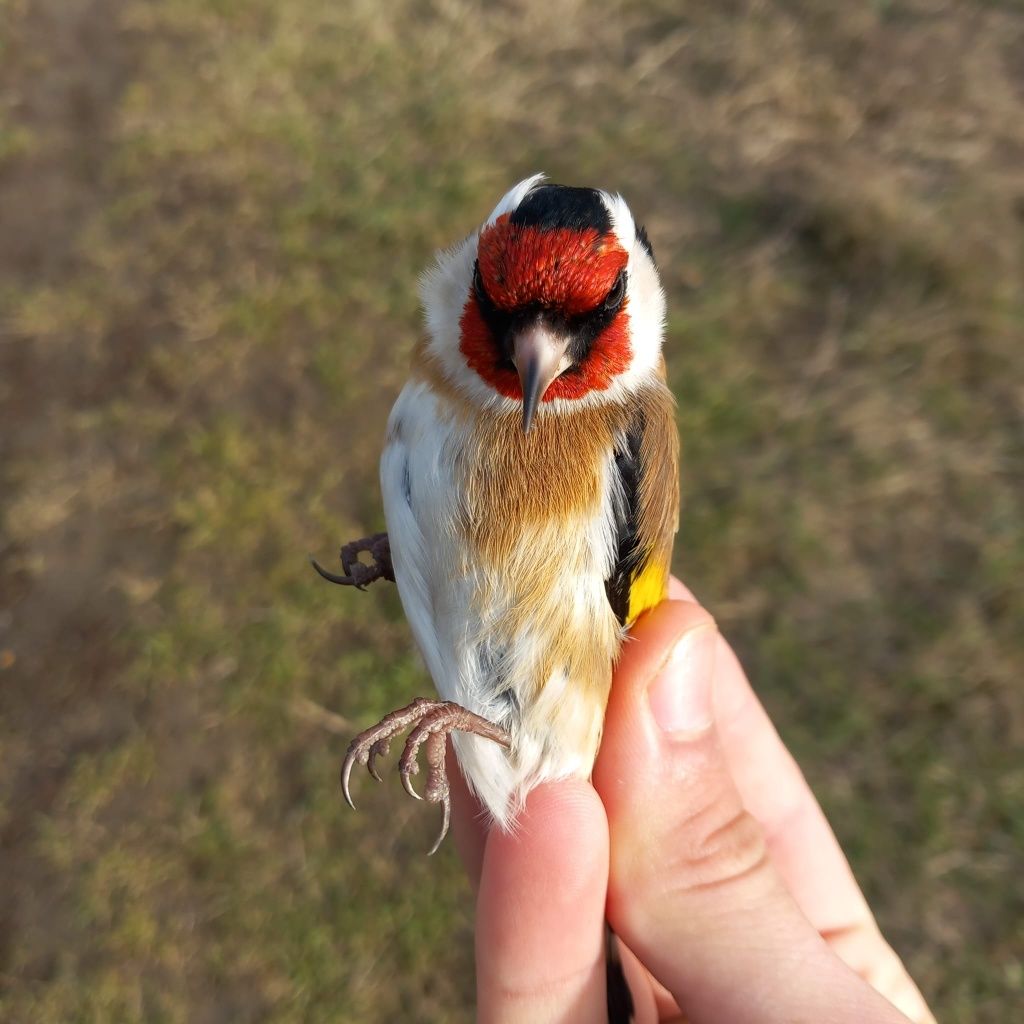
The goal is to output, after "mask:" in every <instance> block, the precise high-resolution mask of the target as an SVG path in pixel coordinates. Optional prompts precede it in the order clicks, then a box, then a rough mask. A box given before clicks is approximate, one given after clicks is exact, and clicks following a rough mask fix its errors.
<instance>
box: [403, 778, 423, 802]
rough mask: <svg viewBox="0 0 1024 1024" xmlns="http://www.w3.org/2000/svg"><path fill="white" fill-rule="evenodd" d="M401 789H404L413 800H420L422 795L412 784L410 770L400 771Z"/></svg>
mask: <svg viewBox="0 0 1024 1024" xmlns="http://www.w3.org/2000/svg"><path fill="white" fill-rule="evenodd" d="M401 776H402V789H404V790H405V791H406V793H408V794H409V796H411V797H412V798H413V800H422V799H423V797H421V796H420V795H419V793H417V792H416V790H415V789H414V788H413V784H412V772H402V773H401Z"/></svg>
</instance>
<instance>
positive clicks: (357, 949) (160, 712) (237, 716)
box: [0, 0, 1024, 1022]
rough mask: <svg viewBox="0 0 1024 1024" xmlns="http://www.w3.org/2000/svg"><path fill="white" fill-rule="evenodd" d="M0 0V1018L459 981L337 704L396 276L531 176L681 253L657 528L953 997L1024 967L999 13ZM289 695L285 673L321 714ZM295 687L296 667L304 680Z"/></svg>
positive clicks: (345, 1007)
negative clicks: (349, 783) (339, 785)
mask: <svg viewBox="0 0 1024 1024" xmlns="http://www.w3.org/2000/svg"><path fill="white" fill-rule="evenodd" d="M388 11H389V14H390V16H385V15H384V14H382V13H381V8H380V5H378V4H375V3H370V2H369V0H355V2H353V3H347V4H339V3H337V2H336V0H289V2H288V3H283V4H282V3H278V2H271V0H249V2H245V3H243V2H241V0H237V2H235V0H213V2H211V0H166V2H164V3H155V2H150V0H60V2H58V0H41V2H39V3H32V4H30V3H28V2H27V0H7V2H6V3H3V4H0V47H2V48H0V87H2V89H3V95H4V97H5V103H4V107H3V110H4V115H3V117H0V332H2V334H0V408H2V421H0V454H2V457H3V469H2V478H0V482H2V500H3V503H4V510H3V520H2V526H3V535H2V537H3V539H2V541H0V604H2V608H3V610H2V612H0V682H2V683H3V685H2V686H0V708H2V715H0V752H2V761H3V765H4V771H3V776H2V782H0V800H2V803H0V830H2V833H0V834H2V840H3V845H2V850H3V858H4V860H3V866H4V876H5V881H6V885H5V886H4V887H3V891H2V892H0V913H2V915H3V926H2V928H0V935H2V936H3V941H2V942H0V1015H2V1016H4V1018H5V1019H10V1020H14V1021H22V1020H24V1021H29V1020H32V1021H35V1020H47V1021H51V1020H52V1021H65V1020H80V1021H89V1020H96V1021H109V1020H138V1021H142V1020H145V1021H165V1020H166V1021H190V1022H191V1021H220V1020H224V1021H228V1020H230V1021H233V1022H237V1021H255V1020H272V1021H282V1022H283V1021H317V1020H324V1021H327V1020H331V1021H337V1020H339V1019H342V1020H352V1021H367V1020H394V1019H419V1020H425V1021H426V1020H450V1019H468V1018H469V1016H470V1014H471V1011H470V1007H471V999H472V977H471V965H470V942H469V934H470V921H471V914H470V910H469V908H468V906H467V899H468V894H467V890H466V887H465V886H464V884H463V882H462V880H461V877H460V875H459V872H458V869H457V867H456V865H455V863H454V856H453V854H452V853H451V851H447V852H446V853H445V854H443V855H442V857H441V859H440V860H439V861H438V859H437V858H435V860H434V861H432V862H427V861H426V860H425V859H424V858H423V857H422V851H423V850H424V849H426V848H427V846H428V845H429V840H430V838H431V836H432V834H433V830H434V828H435V826H436V822H435V821H434V820H433V818H431V816H430V815H429V814H425V813H422V812H421V811H420V810H419V809H418V808H413V807H411V806H407V804H406V802H405V801H404V800H402V799H401V798H400V790H399V787H397V786H396V785H393V784H389V785H388V786H386V787H382V788H381V789H377V790H373V791H368V790H367V791H363V792H360V793H359V794H358V795H357V800H358V802H359V803H360V805H361V811H362V813H360V814H358V815H352V814H349V813H346V811H345V810H344V809H343V807H342V805H341V803H340V799H339V797H338V793H337V790H336V784H335V771H336V761H337V757H338V755H339V754H340V752H341V749H342V747H343V746H344V738H343V737H339V736H338V735H337V728H338V726H339V722H338V720H337V719H336V718H334V717H333V716H334V715H338V714H340V715H341V716H343V718H344V720H347V721H351V722H363V721H365V720H368V719H370V718H372V717H373V716H374V715H375V714H378V713H380V712H382V711H384V710H387V709H389V708H390V707H391V706H393V705H394V704H395V703H396V702H397V701H399V700H404V699H407V698H409V697H410V696H412V695H413V694H414V693H416V692H419V691H421V690H422V688H423V686H424V679H423V676H422V673H421V670H420V669H419V668H418V667H417V663H416V660H415V657H414V655H413V653H412V650H411V645H410V639H409V635H408V631H407V629H406V627H405V625H404V623H403V622H402V620H401V614H400V609H399V606H398V602H397V600H396V598H395V595H394V594H388V593H380V592H378V593H376V594H374V595H372V596H368V595H351V594H339V593H335V592H332V591H331V589H330V588H327V587H326V586H325V585H321V584H320V583H319V581H317V580H316V579H315V578H314V577H313V576H312V575H311V574H310V573H309V572H308V570H307V568H306V566H305V563H304V556H305V553H306V552H307V551H308V550H316V551H318V552H320V553H323V552H325V551H327V550H329V549H330V548H331V547H332V546H333V545H334V543H335V542H337V541H338V540H341V539H344V538H347V537H349V536H353V535H355V534H357V533H362V532H365V531H366V530H368V529H371V528H377V527H379V526H380V524H381V518H380V508H379V497H378V494H377V490H376V479H375V478H376V470H375V462H376V457H377V453H378V451H379V444H380V437H381V435H382V433H383V423H384V417H385V415H386V412H387V408H388V405H389V403H390V400H391V399H392V398H393V396H394V395H395V394H396V393H397V390H398V388H399V386H400V384H401V381H402V380H403V379H404V376H405V373H406V359H407V355H408V353H409V351H410V349H411V347H412V345H413V343H414V341H415V339H416V337H417V334H418V314H417V310H416V300H415V292H414V287H413V285H414V281H415V276H416V274H417V272H418V271H419V269H420V268H421V267H422V266H423V265H424V264H425V262H426V261H427V259H428V258H429V255H430V253H431V251H432V249H433V248H434V247H436V246H439V245H443V244H447V243H449V242H451V241H452V240H453V239H454V238H455V237H456V236H457V235H459V234H460V233H461V232H465V231H467V230H468V229H469V228H470V227H471V226H472V224H473V223H474V222H475V221H476V220H477V219H479V218H480V216H481V215H483V214H484V213H485V212H486V211H487V210H488V209H489V208H490V204H491V203H492V202H493V200H494V197H495V196H496V195H497V194H498V193H500V191H501V190H502V189H503V188H505V187H506V186H507V185H508V184H509V182H511V181H513V180H515V179H516V178H517V177H518V176H522V175H525V174H527V173H530V172H532V171H535V170H537V169H541V168H543V169H545V170H547V171H548V172H549V173H551V174H552V176H553V177H554V178H555V179H556V180H564V181H571V182H580V183H596V184H602V185H605V186H607V187H612V188H617V189H621V190H622V191H623V192H624V193H625V194H626V195H627V197H628V198H629V199H630V201H631V203H632V205H633V207H634V209H635V210H636V212H637V213H638V215H639V217H640V218H641V219H644V220H646V221H647V224H648V227H649V229H650V233H651V237H652V239H653V241H654V244H655V247H656V249H657V252H658V256H659V261H660V263H661V265H662V267H663V268H664V277H665V282H666V285H667V287H668V290H669V293H670V309H671V322H670V337H669V343H668V357H669V365H670V374H671V376H672V382H673V387H674V390H675V392H676V394H677V396H678V398H679V422H680V428H681V432H682V436H683V440H684V463H683V467H684V473H683V476H684V484H683V490H684V519H683V530H682V534H681V536H680V540H679V544H678V546H677V557H676V566H677V569H678V571H679V572H680V573H681V574H682V575H683V576H684V577H685V578H686V579H687V581H688V582H689V583H690V584H691V585H692V586H693V587H694V589H695V590H696V591H697V592H698V593H699V594H700V595H701V596H702V598H703V599H704V600H705V601H706V603H707V604H708V605H709V606H710V607H711V608H712V609H713V610H714V611H715V612H716V615H717V617H718V619H719V621H720V622H721V623H722V624H723V627H724V628H725V629H726V630H727V632H728V633H729V634H730V636H731V637H733V639H734V640H735V642H736V644H737V645H738V646H739V648H740V649H741V651H742V653H743V655H744V659H745V661H746V663H747V665H748V668H749V670H750V672H751V675H752V678H753V679H754V681H755V684H756V686H757V687H758V689H759V691H760V692H761V693H762V695H763V697H764V699H765V701H766V703H767V704H768V705H769V707H770V709H771V710H772V712H773V714H774V715H775V717H776V719H777V720H778V722H779V723H780V727H781V729H782V732H783V733H784V735H785V736H786V738H787V739H788V740H789V742H790V743H791V745H792V746H793V748H794V750H795V751H796V752H797V754H798V755H799V757H800V760H801V762H802V764H803V765H804V767H805V770H806V771H807V774H808V776H809V777H810V779H811V781H812V783H813V785H814V787H815V789H816V791H817V792H818V793H819V795H820V796H821V798H822V800H823V802H824V803H825V805H826V807H827V808H828V810H829V812H830V814H831V816H832V818H833V820H834V822H835V824H836V828H837V831H838V832H839V834H840V837H841V839H842V840H843V842H844V844H845V846H846V848H847V849H848V851H849V852H850V855H851V857H852V860H853V862H854V866H855V869H856V871H857V873H858V876H859V877H860V879H861V880H862V882H863V883H864V885H865V887H866V889H867V891H868V893H869V895H870V897H871V899H872V903H873V905H874V906H875V907H876V909H877V911H878V914H879V917H880V920H881V922H882V925H883V928H884V929H885V930H886V932H887V934H889V935H890V937H891V938H892V939H893V940H894V943H895V945H896V946H897V948H898V949H899V951H900V952H901V953H902V954H903V955H904V956H905V957H906V959H907V960H908V962H909V964H910V966H911V968H912V971H913V972H914V974H915V976H916V977H917V978H918V979H919V981H920V982H921V985H922V988H923V989H924V991H925V992H926V993H927V995H928V996H929V998H930V999H931V1000H932V1001H933V1003H934V1006H935V1009H936V1011H937V1013H938V1016H939V1017H940V1019H942V1020H944V1021H950V1022H952V1021H962V1022H968V1021H982V1022H988V1021H991V1022H995V1021H1002V1020H1004V1019H1006V1014H1007V1010H1008V1007H1009V1006H1010V1005H1011V1004H1012V1003H1013V1002H1014V1001H1017V1002H1019V1000H1020V998H1021V994H1022V989H1024V964H1022V961H1021V954H1020V950H1021V948H1022V946H1024V934H1022V931H1021V921H1022V920H1024V903H1022V899H1024V896H1022V892H1021V889H1020V886H1019V884H1018V877H1017V876H1018V874H1019V870H1018V869H1017V865H1018V864H1019V858H1020V852H1019V851H1020V849H1021V846H1022V844H1024V831H1022V824H1021V823H1022V821H1024V817H1022V815H1021V804H1022V799H1024V769H1022V765H1021V760H1020V756H1019V751H1020V749H1022V746H1024V699H1022V694H1021V688H1020V678H1021V674H1022V671H1024V645H1022V642H1021V635H1022V634H1021V628H1020V623H1021V621H1022V616H1024V594H1022V587H1021V582H1020V581H1021V576H1022V572H1024V525H1022V522H1024V516H1022V511H1024V510H1022V505H1024V500H1022V487H1021V481H1022V478H1024V473H1022V468H1024V467H1022V455H1024V452H1022V444H1021V439H1022V437H1024V422H1022V419H1024V414H1022V410H1024V385H1022V381H1024V372H1022V371H1024V365H1022V363H1024V346H1022V344H1021V342H1022V339H1024V299H1022V293H1021V281H1022V279H1024V64H1022V60H1021V54H1022V53H1024V11H1022V9H1021V7H1020V5H1019V4H1015V3H1010V2H1007V3H1002V4H1000V3H973V4H972V3H966V2H963V3H959V2H953V0H914V2H907V3H901V2H895V0H894V2H878V3H875V4H872V5H854V4H839V3H834V4H821V3H811V2H803V3H800V2H797V0H762V2H754V0H750V2H741V0H730V2H726V3H722V2H714V3H712V2H690V3H687V4H686V5H683V6H681V5H679V4H676V3H669V2H668V0H645V2H643V3H629V4H626V3H610V2H609V3H598V2H592V3H582V2H577V3H572V2H559V0H549V2H543V3H541V2H537V3H534V2H526V0H523V2H509V3H503V4H495V5H483V4H473V3H468V2H465V0H442V2H437V3H433V4H429V5H424V4H418V3H413V2H411V0H408V2H406V0H401V2H396V3H394V4H392V5H389V8H388ZM311 709H312V711H311ZM318 709H320V710H318Z"/></svg>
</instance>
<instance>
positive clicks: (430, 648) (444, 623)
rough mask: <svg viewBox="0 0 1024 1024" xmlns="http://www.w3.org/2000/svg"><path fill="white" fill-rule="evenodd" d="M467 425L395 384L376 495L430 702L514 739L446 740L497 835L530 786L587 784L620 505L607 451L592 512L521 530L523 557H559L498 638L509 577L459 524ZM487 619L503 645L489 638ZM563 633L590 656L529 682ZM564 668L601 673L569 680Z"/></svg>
mask: <svg viewBox="0 0 1024 1024" xmlns="http://www.w3.org/2000/svg"><path fill="white" fill-rule="evenodd" d="M466 430H467V427H466V425H465V423H464V421H460V420H459V419H457V418H456V417H455V416H454V415H450V414H449V413H448V410H447V409H446V408H445V407H444V406H443V405H442V404H441V403H439V402H438V400H437V398H436V396H435V394H434V392H433V391H432V390H431V389H430V387H429V385H428V384H427V383H425V382H421V381H412V382H410V383H409V384H407V385H406V387H405V389H404V390H403V391H402V393H401V395H400V396H399V398H398V401H397V402H396V403H395V407H394V409H393V410H392V413H391V418H390V421H389V426H388V441H387V445H386V447H385V449H384V453H383V456H382V459H381V488H382V491H383V496H384V512H385V516H386V518H387V525H388V534H389V537H390V541H391V556H392V562H393V565H394V569H395V578H396V580H397V583H398V589H399V594H400V595H401V599H402V605H403V607H404V608H405V613H406V616H407V618H408V620H409V624H410V626H411V628H412V631H413V635H414V637H415V639H416V642H417V644H418V646H419V649H420V652H421V653H422V655H423V658H424V661H425V662H426V665H427V668H428V670H429V672H430V674H431V676H432V678H433V680H434V685H435V686H436V688H437V691H438V693H439V694H440V695H441V697H442V698H444V699H445V700H452V701H455V702H457V703H459V704H461V705H463V706H464V707H466V708H468V709H469V710H470V711H473V712H475V713H477V714H479V715H482V716H483V717H485V718H487V719H489V720H490V721H492V722H495V723H496V724H498V725H501V726H502V727H504V728H506V729H508V730H509V732H510V733H511V734H512V736H513V738H514V741H515V744H514V747H513V749H512V751H510V752H508V751H505V750H504V749H503V748H501V747H499V746H498V745H497V744H495V743H493V742H491V741H489V740H485V739H482V738H480V737H478V736H472V735H465V734H456V735H455V737H454V742H455V747H456V751H457V753H458V757H459V763H460V765H461V767H462V771H463V774H464V775H465V776H466V778H467V780H468V781H469V783H470V785H471V786H472V787H473V789H474V790H475V791H476V793H477V794H478V795H479V797H480V798H481V800H482V801H483V803H484V805H485V806H486V807H487V808H488V810H489V811H490V813H491V814H492V815H493V817H494V819H495V821H496V822H497V823H499V824H500V825H502V826H508V825H509V823H510V821H511V820H512V818H513V817H514V815H515V812H516V810H517V809H518V808H519V807H520V806H521V805H522V801H523V800H524V799H525V796H526V793H527V792H528V791H529V790H530V789H531V788H532V787H533V786H534V785H536V784H537V783H539V782H542V781H545V780H549V779H556V778H565V777H567V776H573V775H576V776H583V777H586V776H589V774H590V771H591V768H592V766H593V761H594V757H595V756H596V753H597V746H598V743H599V742H600V733H601V723H602V721H603V718H604V710H605V703H606V701H607V695H608V689H609V686H610V682H611V669H612V663H613V660H614V658H615V656H616V654H617V652H618V647H619V645H620V643H621V636H622V631H621V629H620V627H619V625H618V622H617V620H616V619H615V616H614V614H613V612H612V609H611V606H610V605H609V603H608V598H607V596H606V593H605V587H604V580H605V579H606V578H607V577H608V575H609V572H610V569H611V566H612V562H613V558H614V528H613V523H614V516H613V506H614V503H615V502H616V501H617V500H621V497H620V495H619V484H618V476H617V474H616V473H615V472H614V471H613V468H612V453H611V452H610V451H609V452H608V455H607V463H606V465H605V466H604V474H605V481H606V486H604V487H603V488H602V494H603V495H604V498H603V500H602V501H601V502H600V503H599V507H597V508H595V509H592V510H590V512H589V513H588V514H587V515H586V516H584V517H581V518H580V519H579V520H578V521H576V522H569V523H567V522H552V521H547V522H542V523H537V524H534V525H532V526H529V527H526V528H524V533H523V535H522V537H521V539H520V542H521V544H522V545H523V546H524V547H523V550H524V551H526V552H529V551H531V550H536V551H551V550H557V551H559V552H560V555H559V559H558V563H559V564H558V566H557V568H555V569H554V570H553V571H550V572H549V573H548V574H547V575H548V576H549V577H550V587H549V588H548V585H547V580H545V589H546V590H547V589H549V593H547V594H546V595H545V598H544V600H542V601H541V602H539V604H538V605H537V607H538V608H539V609H542V610H543V611H542V613H538V614H536V615H534V616H532V617H531V618H529V619H525V620H522V621H521V623H520V624H519V626H518V627H517V635H516V637H515V639H514V641H512V642H509V641H508V639H507V636H508V632H507V624H508V617H509V614H510V607H509V604H510V601H515V600H517V598H516V595H517V593H519V592H518V591H517V584H518V580H517V579H516V578H514V576H515V574H516V571H515V569H514V567H512V566H509V567H507V568H506V567H502V566H494V565H491V566H486V565H482V564H481V563H480V561H479V559H477V558H475V557H474V552H473V550H472V547H471V541H470V538H469V536H468V531H467V529H466V527H465V523H466V521H467V515H469V516H471V515H472V510H467V507H466V503H467V501H468V500H470V499H469V497H468V496H467V493H466V491H467V487H466V479H467V476H466V474H472V469H473V467H472V466H467V465H466V460H467V458H468V457H469V456H468V453H469V452H470V451H472V450H473V447H472V446H471V445H467V438H466V434H465V431H466ZM476 450H479V448H477V449H476ZM528 469H529V467H524V471H528ZM541 485H542V484H541ZM512 611H513V612H514V609H512ZM499 622H504V623H505V633H504V636H505V637H506V639H505V640H503V641H502V642H501V643H495V640H494V637H495V636H496V635H498V633H499V632H500V631H499V630H496V627H495V624H497V623H499ZM568 634H576V635H578V642H579V643H580V644H587V645H593V652H594V655H596V656H595V657H589V658H586V659H582V663H583V664H585V665H588V666H591V667H590V668H586V669H576V670H574V668H573V666H572V665H570V664H567V665H565V666H563V667H558V668H555V669H554V670H553V671H550V672H548V674H546V676H545V677H544V678H543V679H542V680H539V681H538V680H537V672H538V668H537V666H538V665H539V664H540V663H541V662H542V660H543V659H542V657H541V655H542V654H543V652H544V650H545V646H546V645H550V644H552V643H555V642H558V641H559V640H560V641H561V642H562V643H563V644H564V642H565V637H566V636H567V635H568ZM593 666H596V668H595V667H593ZM545 671H547V670H545ZM574 671H577V672H582V671H585V672H586V673H587V674H588V675H589V676H594V675H598V676H600V678H587V679H579V678H572V677H571V676H572V674H573V672H574ZM538 684H539V685H538Z"/></svg>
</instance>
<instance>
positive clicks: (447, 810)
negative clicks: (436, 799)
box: [427, 794, 452, 857]
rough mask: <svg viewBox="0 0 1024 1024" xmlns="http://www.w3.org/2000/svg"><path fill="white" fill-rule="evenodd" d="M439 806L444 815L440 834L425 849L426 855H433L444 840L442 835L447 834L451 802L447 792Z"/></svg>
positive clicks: (450, 817) (450, 818)
mask: <svg viewBox="0 0 1024 1024" xmlns="http://www.w3.org/2000/svg"><path fill="white" fill-rule="evenodd" d="M441 806H442V807H443V808H444V817H443V818H442V819H441V834H440V835H439V836H438V837H437V839H435V840H434V845H433V846H432V847H431V848H430V849H429V850H427V856H428V857H433V856H434V854H435V853H437V851H438V850H439V849H440V847H441V843H443V842H444V837H445V836H446V835H448V826H449V824H450V823H451V820H452V802H451V800H450V799H449V798H448V795H447V794H445V797H444V799H443V800H442V801H441Z"/></svg>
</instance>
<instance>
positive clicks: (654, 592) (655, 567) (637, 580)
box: [626, 558, 669, 626]
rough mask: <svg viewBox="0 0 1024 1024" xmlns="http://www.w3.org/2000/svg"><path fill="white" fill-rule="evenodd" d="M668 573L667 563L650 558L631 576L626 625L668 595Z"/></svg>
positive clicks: (629, 624)
mask: <svg viewBox="0 0 1024 1024" xmlns="http://www.w3.org/2000/svg"><path fill="white" fill-rule="evenodd" d="M668 574H669V566H668V564H667V563H665V562H662V561H661V560H660V559H657V558H652V559H651V560H650V561H649V562H648V563H647V564H646V565H645V566H644V567H643V568H642V569H641V570H640V573H639V574H638V575H637V576H635V577H634V578H633V582H632V583H631V584H630V587H629V615H628V616H627V617H626V625H627V626H632V625H633V623H634V622H636V620H637V619H638V618H640V616H641V615H642V614H643V613H644V612H645V611H647V610H648V609H650V608H653V607H654V606H655V605H657V604H661V602H662V601H664V600H665V598H666V597H668Z"/></svg>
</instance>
